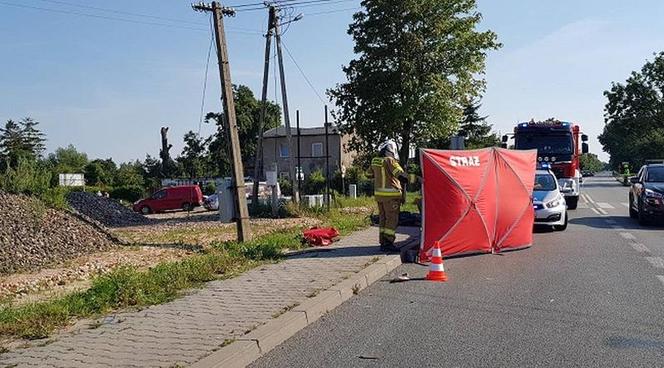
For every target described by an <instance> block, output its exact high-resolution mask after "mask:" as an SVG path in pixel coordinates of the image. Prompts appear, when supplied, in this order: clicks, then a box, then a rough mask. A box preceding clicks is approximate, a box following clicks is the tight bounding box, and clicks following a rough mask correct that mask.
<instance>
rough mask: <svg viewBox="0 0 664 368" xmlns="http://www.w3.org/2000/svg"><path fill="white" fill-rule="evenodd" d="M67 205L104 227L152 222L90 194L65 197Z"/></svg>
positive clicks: (108, 200)
mask: <svg viewBox="0 0 664 368" xmlns="http://www.w3.org/2000/svg"><path fill="white" fill-rule="evenodd" d="M67 201H68V202H69V205H70V206H71V207H72V208H73V209H74V210H76V211H77V212H79V213H81V214H83V215H84V216H86V217H87V218H89V219H91V220H93V221H96V222H98V223H99V224H101V225H103V226H106V227H125V226H137V225H148V224H151V223H153V221H152V220H150V219H148V218H146V217H144V216H143V215H141V214H138V213H136V212H134V211H132V210H131V209H130V208H127V207H125V206H123V205H122V204H120V203H119V202H118V201H115V200H113V199H110V198H104V197H99V196H97V195H95V194H92V193H86V192H73V193H69V195H68V196H67Z"/></svg>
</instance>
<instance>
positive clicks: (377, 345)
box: [253, 177, 664, 367]
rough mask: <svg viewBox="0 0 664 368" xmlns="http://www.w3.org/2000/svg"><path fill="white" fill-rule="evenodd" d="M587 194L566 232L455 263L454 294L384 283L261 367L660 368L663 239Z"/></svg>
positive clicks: (619, 204) (449, 266)
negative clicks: (574, 367)
mask: <svg viewBox="0 0 664 368" xmlns="http://www.w3.org/2000/svg"><path fill="white" fill-rule="evenodd" d="M584 193H585V195H584V196H583V199H582V200H581V201H580V204H579V209H578V210H576V211H570V214H571V219H570V226H569V227H568V229H567V230H566V231H565V232H548V231H537V232H536V234H535V243H534V246H533V247H531V248H529V249H525V250H520V251H515V252H509V253H504V254H501V255H479V256H469V257H463V258H452V259H448V260H446V261H445V268H446V271H447V274H448V276H449V278H450V280H449V282H447V283H434V282H427V281H410V282H406V283H389V282H388V280H389V277H385V278H384V279H383V280H381V281H379V282H377V283H375V284H374V285H373V286H371V287H369V288H367V289H366V290H364V291H362V292H360V294H359V295H358V296H357V297H355V298H352V299H351V300H350V301H348V302H346V303H345V304H343V305H342V306H340V307H339V308H337V309H336V310H334V311H333V312H331V313H329V314H328V315H326V316H325V317H323V318H322V319H320V320H318V321H317V322H315V323H314V324H312V325H311V326H309V327H308V328H306V329H304V330H302V331H301V332H299V333H298V334H297V335H295V336H294V337H293V338H291V339H289V340H288V341H286V342H285V343H284V344H282V345H281V346H279V347H277V348H276V349H274V350H273V351H271V352H270V353H268V354H267V355H265V356H264V357H262V358H261V359H260V360H258V361H257V362H255V363H254V365H253V367H561V366H577V367H626V366H629V367H664V261H663V259H664V237H663V236H662V235H663V232H664V228H662V227H648V228H641V227H640V226H638V224H636V222H635V221H634V220H631V219H630V218H629V217H628V215H627V213H628V212H627V206H626V202H627V188H625V187H622V186H620V185H619V184H618V183H617V182H616V181H614V180H613V179H612V178H608V177H595V178H590V179H587V180H586V183H585V188H584ZM426 271H427V269H426V268H425V267H422V266H417V265H403V266H400V267H399V268H397V269H396V270H395V272H394V273H393V274H392V275H391V276H392V277H394V276H395V275H398V274H401V273H404V272H408V273H409V274H410V275H411V276H412V277H422V276H424V275H425V274H426Z"/></svg>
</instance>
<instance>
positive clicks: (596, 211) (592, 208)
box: [590, 207, 599, 215]
mask: <svg viewBox="0 0 664 368" xmlns="http://www.w3.org/2000/svg"><path fill="white" fill-rule="evenodd" d="M590 209H591V210H593V212H595V214H597V215H599V211H598V210H597V209H596V208H595V207H590Z"/></svg>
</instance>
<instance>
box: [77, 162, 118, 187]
mask: <svg viewBox="0 0 664 368" xmlns="http://www.w3.org/2000/svg"><path fill="white" fill-rule="evenodd" d="M117 170H118V167H117V165H116V164H115V162H113V159H111V158H109V159H106V160H100V159H97V160H93V161H90V162H89V163H88V164H87V165H85V168H84V172H85V182H86V183H87V184H88V185H98V186H112V185H113V178H114V177H115V175H116V171H117Z"/></svg>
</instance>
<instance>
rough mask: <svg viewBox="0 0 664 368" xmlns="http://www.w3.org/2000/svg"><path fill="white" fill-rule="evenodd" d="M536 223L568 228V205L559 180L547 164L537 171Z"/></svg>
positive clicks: (534, 203)
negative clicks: (561, 191)
mask: <svg viewBox="0 0 664 368" xmlns="http://www.w3.org/2000/svg"><path fill="white" fill-rule="evenodd" d="M533 207H534V209H535V225H545V226H553V229H554V230H557V231H563V230H565V229H567V205H566V204H565V197H563V195H562V194H561V193H560V188H559V187H558V180H557V179H556V176H555V175H554V174H553V173H552V172H551V171H550V170H549V167H548V166H547V165H546V164H543V165H541V166H540V167H538V170H537V171H535V187H534V188H533Z"/></svg>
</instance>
